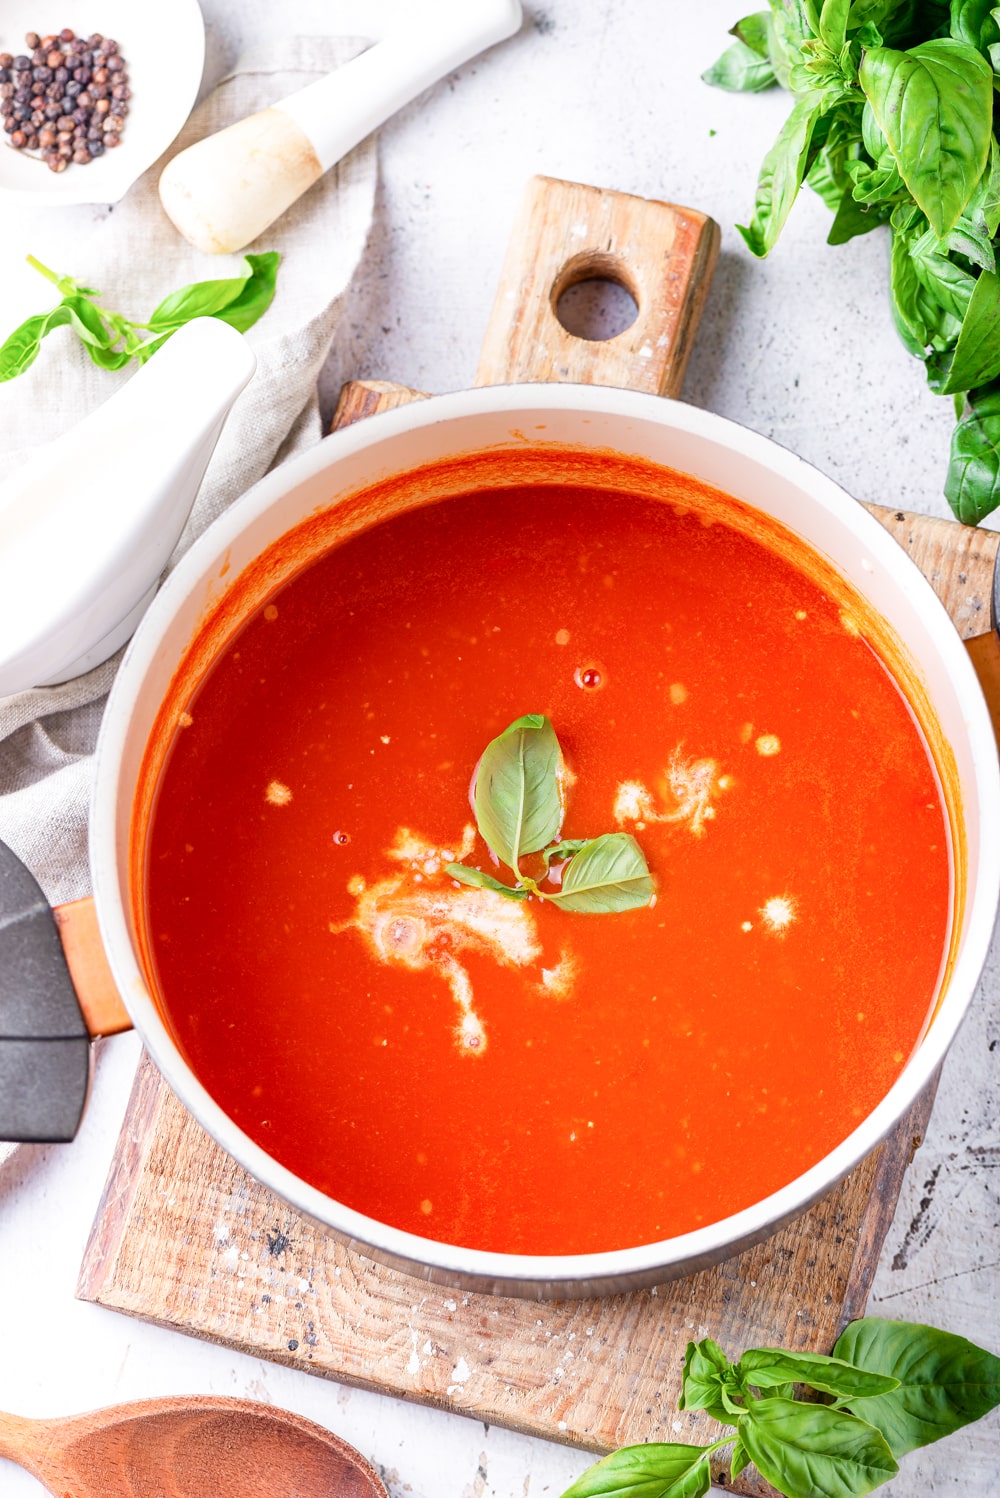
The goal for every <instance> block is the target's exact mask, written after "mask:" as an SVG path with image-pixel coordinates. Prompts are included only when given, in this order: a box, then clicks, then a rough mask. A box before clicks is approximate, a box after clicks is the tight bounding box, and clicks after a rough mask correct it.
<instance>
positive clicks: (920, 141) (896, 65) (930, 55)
mask: <svg viewBox="0 0 1000 1498" xmlns="http://www.w3.org/2000/svg"><path fill="white" fill-rule="evenodd" d="M860 79H861V86H862V88H863V89H864V92H865V96H866V97H867V99H868V102H869V104H870V105H871V107H872V112H873V113H874V115H875V118H876V120H877V121H878V124H879V128H880V129H881V130H882V133H883V134H884V135H885V137H886V140H887V141H888V142H889V149H890V150H891V151H892V155H893V158H894V160H895V162H896V166H897V167H898V168H899V173H900V176H901V177H902V178H903V181H904V182H905V183H906V185H907V187H908V188H909V189H910V192H911V193H912V194H913V196H914V198H915V199H916V201H917V202H918V203H919V205H920V207H921V208H922V209H923V211H924V213H926V215H927V218H928V220H929V222H930V224H931V227H932V228H933V229H934V232H935V233H936V234H937V236H938V238H939V239H944V238H945V236H946V235H947V234H949V233H950V232H951V230H952V229H953V228H954V227H955V225H956V224H957V223H958V220H959V219H960V218H961V216H962V212H963V210H964V209H965V207H966V205H967V203H968V201H969V199H970V198H971V197H972V194H973V193H974V191H975V189H976V186H977V184H978V182H979V179H980V177H981V176H982V175H983V171H984V170H985V168H986V163H987V160H988V157H989V149H990V137H991V134H992V120H993V76H992V71H991V69H990V67H989V64H988V63H987V62H986V60H985V58H983V57H981V56H980V54H979V53H978V52H977V51H975V49H974V48H972V47H970V46H969V45H968V44H967V43H965V42H959V41H955V40H954V39H953V38H952V37H940V38H937V39H935V40H933V41H929V42H922V43H920V45H918V46H916V47H914V48H912V49H911V50H910V51H908V52H898V51H895V50H894V49H893V48H891V47H873V48H872V49H871V50H870V51H868V52H866V53H865V56H864V60H863V62H862V64H861V73H860Z"/></svg>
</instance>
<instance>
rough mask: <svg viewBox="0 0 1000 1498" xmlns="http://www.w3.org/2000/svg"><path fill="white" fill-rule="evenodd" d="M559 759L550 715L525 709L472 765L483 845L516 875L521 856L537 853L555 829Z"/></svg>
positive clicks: (558, 810)
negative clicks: (474, 766)
mask: <svg viewBox="0 0 1000 1498" xmlns="http://www.w3.org/2000/svg"><path fill="white" fill-rule="evenodd" d="M561 760H562V752H561V750H560V748H559V740H558V739H557V738H556V735H555V730H554V729H553V727H552V724H551V723H550V722H549V720H548V718H546V717H545V716H544V715H543V714H541V713H526V714H525V716H524V717H522V718H516V719H515V720H514V722H513V723H511V725H510V727H509V728H506V729H504V731H503V733H502V734H500V735H499V737H498V738H495V739H493V740H492V742H491V743H489V744H487V746H486V748H485V750H484V751H483V756H482V758H481V759H480V761H479V764H478V766H477V768H476V785H475V791H474V793H473V805H474V808H475V813H476V823H477V825H478V827H479V831H480V833H481V834H482V836H483V838H484V840H485V842H486V844H487V846H488V847H489V848H490V849H491V850H492V851H493V852H494V853H495V854H496V856H497V857H498V858H499V859H501V860H502V862H503V863H505V864H507V866H508V867H509V868H511V869H513V870H514V872H515V873H517V871H518V868H517V865H518V859H519V858H521V857H522V855H523V854H525V853H537V852H538V851H539V850H540V849H541V848H544V847H545V845H546V844H547V843H550V842H552V840H553V838H554V837H555V836H556V834H557V833H558V831H559V824H560V822H561V821H562V800H561V798H560V795H559V766H560V763H561Z"/></svg>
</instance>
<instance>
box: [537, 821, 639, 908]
mask: <svg viewBox="0 0 1000 1498" xmlns="http://www.w3.org/2000/svg"><path fill="white" fill-rule="evenodd" d="M652 897H653V881H652V879H651V878H650V873H649V868H648V866H647V864H646V860H645V858H644V856H643V852H642V849H641V848H640V847H639V844H638V843H637V842H636V840H635V838H634V837H632V836H631V835H630V834H629V833H627V832H606V833H604V835H603V837H595V838H594V839H593V840H592V841H591V842H589V843H586V844H585V845H584V846H583V848H581V850H580V852H579V853H577V854H576V856H575V857H574V858H573V859H572V861H571V862H570V864H569V867H568V868H567V870H566V872H565V874H564V875H563V881H562V888H561V889H560V890H559V891H558V892H557V893H554V894H549V893H548V892H547V891H546V893H545V898H546V899H547V900H549V901H551V903H552V904H553V905H559V906H561V908H562V909H563V910H575V911H579V912H580V913H582V914H585V915H598V914H604V913H606V912H608V911H618V910H635V909H637V908H638V907H639V906H641V905H648V904H649V902H650V900H651V899H652Z"/></svg>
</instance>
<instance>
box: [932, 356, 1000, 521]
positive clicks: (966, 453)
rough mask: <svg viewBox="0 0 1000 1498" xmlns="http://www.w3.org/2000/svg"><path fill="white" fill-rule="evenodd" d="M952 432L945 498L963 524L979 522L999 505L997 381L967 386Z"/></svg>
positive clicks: (999, 393)
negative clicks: (964, 405)
mask: <svg viewBox="0 0 1000 1498" xmlns="http://www.w3.org/2000/svg"><path fill="white" fill-rule="evenodd" d="M966 401H967V402H968V404H967V406H966V409H965V414H964V415H963V416H962V417H961V419H960V420H959V422H958V424H957V426H956V427H955V429H954V431H953V432H952V434H951V457H950V460H949V463H948V474H947V477H946V479H945V485H944V492H945V498H946V499H947V501H948V503H949V504H950V505H951V507H952V509H953V510H954V512H955V514H956V515H957V517H958V519H959V520H961V521H962V522H963V523H964V524H965V525H978V523H979V521H980V520H983V519H985V517H986V516H987V515H991V514H992V513H993V511H994V510H995V509H997V508H998V506H1000V381H998V380H993V381H991V382H990V384H989V385H984V386H983V387H982V388H981V389H979V390H970V391H969V392H968V394H967V396H966Z"/></svg>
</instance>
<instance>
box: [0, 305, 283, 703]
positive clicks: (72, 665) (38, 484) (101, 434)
mask: <svg viewBox="0 0 1000 1498" xmlns="http://www.w3.org/2000/svg"><path fill="white" fill-rule="evenodd" d="M256 364H257V361H256V359H255V357H254V355H253V353H252V351H251V349H250V346H249V344H248V343H247V341H246V339H245V338H244V337H243V335H242V334H241V333H237V332H236V330H235V328H231V327H229V325H228V324H227V323H224V322H220V321H219V319H218V318H214V317H200V318H197V319H195V321H193V322H190V323H188V324H186V325H185V326H184V327H182V328H179V329H178V331H177V332H176V333H175V334H174V335H173V337H172V338H170V339H169V340H168V342H167V343H165V344H164V345H163V347H162V348H161V349H159V350H158V351H157V353H156V354H155V355H154V357H153V358H152V359H150V361H149V363H148V364H146V365H144V366H143V367H142V369H140V370H138V371H137V372H136V373H135V374H134V375H133V376H132V378H131V379H130V380H129V381H128V383H127V384H125V385H123V386H122V388H121V389H120V390H119V391H117V393H116V394H115V395H113V396H112V397H111V399H110V400H108V401H105V403H104V405H103V406H99V407H98V408H97V410H96V411H93V412H92V413H91V414H90V415H89V416H87V417H86V418H85V419H84V420H83V421H81V422H78V423H77V424H76V426H74V427H71V428H70V430H69V431H68V432H64V433H63V435H62V436H61V437H57V438H56V440H55V441H54V442H50V443H48V444H47V445H46V446H45V447H44V448H42V449H41V451H40V452H39V453H37V454H36V455H35V456H34V457H32V458H29V459H28V461H27V462H26V463H24V464H23V465H22V466H21V467H20V468H17V469H15V471H14V473H13V474H11V476H10V477H9V478H8V479H7V480H6V481H5V482H4V483H3V484H0V696H6V695H7V694H8V693H11V692H20V691H24V690H26V689H27V688H28V687H33V686H52V685H55V684H56V683H58V682H61V681H67V680H68V679H69V678H70V677H72V676H79V675H81V674H82V673H83V672H84V671H89V670H90V669H91V668H92V667H93V666H97V665H99V664H100V663H101V661H103V660H106V659H107V658H108V656H110V655H113V654H114V652H115V651H116V650H117V649H118V647H119V645H123V644H124V643H125V641H126V640H127V639H128V638H129V636H130V635H131V634H132V632H133V630H134V629H135V627H136V625H137V624H138V622H139V620H140V618H141V617H142V615H143V614H144V613H145V611H146V608H147V607H148V606H149V604H150V602H151V601H152V598H153V595H154V593H155V592H156V587H157V583H158V580H159V577H160V574H161V572H162V571H163V568H164V566H165V564H166V562H167V559H168V557H169V556H170V553H171V552H172V551H173V549H174V547H175V546H176V544H177V542H178V540H179V539H180V534H181V531H182V530H183V529H184V525H185V522H186V520H187V518H188V515H189V513H190V510H191V506H192V505H193V503H194V500H195V496H196V494H197V493H198V489H199V487H200V485H201V481H202V479H203V478H204V476H205V469H206V468H207V467H208V461H209V459H210V458H211V456H212V453H213V451H214V450H215V444H216V443H217V442H218V440H219V434H220V433H221V431H222V427H223V424H224V423H225V420H226V417H227V416H228V415H229V411H230V409H231V407H232V405H233V402H234V401H235V400H236V397H237V396H238V395H239V393H240V391H241V390H242V389H243V388H244V386H245V385H246V384H247V382H248V381H249V379H250V377H251V375H252V374H253V372H254V369H255V368H256Z"/></svg>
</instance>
